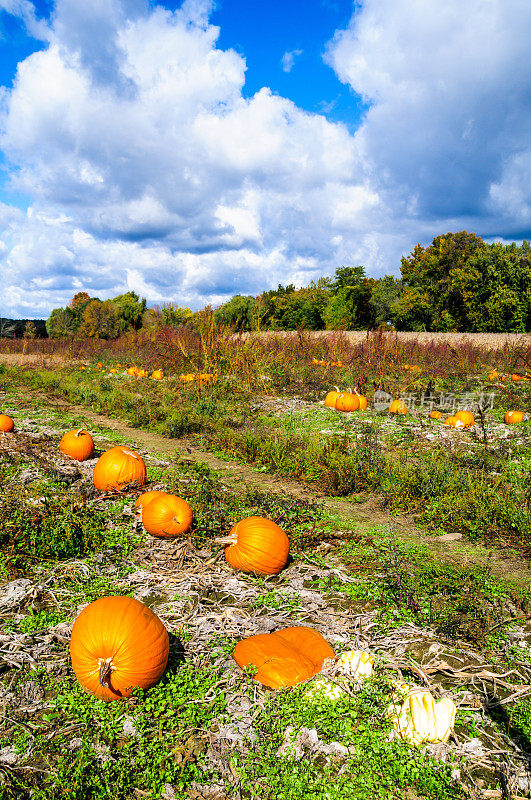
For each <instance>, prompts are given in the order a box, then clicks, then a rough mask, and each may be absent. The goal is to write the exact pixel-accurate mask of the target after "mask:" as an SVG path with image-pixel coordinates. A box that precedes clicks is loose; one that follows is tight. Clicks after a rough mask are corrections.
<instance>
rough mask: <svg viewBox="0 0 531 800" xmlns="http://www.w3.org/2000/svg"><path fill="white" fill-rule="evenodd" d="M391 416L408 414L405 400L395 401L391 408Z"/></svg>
mask: <svg viewBox="0 0 531 800" xmlns="http://www.w3.org/2000/svg"><path fill="white" fill-rule="evenodd" d="M389 414H407V406H406V404H405V403H404V401H403V400H393V402H392V403H391V405H390V406H389Z"/></svg>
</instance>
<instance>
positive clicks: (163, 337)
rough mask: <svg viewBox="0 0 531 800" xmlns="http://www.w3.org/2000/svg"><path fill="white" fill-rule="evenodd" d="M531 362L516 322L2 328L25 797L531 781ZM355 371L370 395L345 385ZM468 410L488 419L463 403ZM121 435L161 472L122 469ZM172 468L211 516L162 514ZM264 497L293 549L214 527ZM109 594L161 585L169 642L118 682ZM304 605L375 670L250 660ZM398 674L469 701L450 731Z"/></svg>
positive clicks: (3, 611) (305, 614) (438, 789)
mask: <svg viewBox="0 0 531 800" xmlns="http://www.w3.org/2000/svg"><path fill="white" fill-rule="evenodd" d="M133 367H136V374H135V370H132V368H133ZM154 370H161V371H162V379H154V378H152V377H151V375H153V372H154ZM140 371H142V372H141V373H140V375H139V374H138V373H139V372H140ZM131 372H133V374H131ZM144 372H145V374H144ZM526 375H530V376H531V337H529V336H518V337H512V336H506V335H501V334H500V335H495V334H490V335H480V336H479V335H478V336H477V337H472V336H467V337H462V336H461V334H444V335H443V334H441V335H433V334H399V335H395V334H370V335H367V334H365V333H363V334H359V335H358V334H355V333H328V334H324V335H323V334H318V333H317V334H308V333H305V332H296V333H293V334H289V335H286V334H285V335H276V334H264V335H253V336H248V337H243V336H236V337H235V336H234V335H232V334H231V333H230V331H226V332H221V333H220V332H219V331H218V330H216V329H215V328H214V326H213V325H212V321H211V319H210V318H209V317H208V315H205V318H204V320H203V324H202V325H201V326H199V328H198V330H197V331H195V332H192V331H190V330H186V329H180V330H176V329H172V328H164V327H159V328H157V329H154V330H141V331H139V332H137V333H131V334H129V335H128V336H126V337H123V338H122V339H119V340H116V341H114V342H103V341H99V340H85V341H80V340H76V339H71V340H45V341H44V340H33V341H28V340H26V341H16V342H6V341H3V340H0V414H1V413H4V414H7V415H9V416H10V417H11V418H12V419H13V420H14V426H15V427H14V431H13V432H9V433H0V523H1V524H0V582H1V589H0V626H1V627H0V706H1V707H0V797H1V798H2V800H3V798H6V800H15V799H16V800H30V798H31V800H44V799H45V798H46V800H56V799H57V800H59V798H67V799H68V800H84V799H85V798H95V800H137V798H165V800H172V799H173V798H178V799H179V800H180V799H181V798H190V799H191V800H200V798H204V799H205V800H224V799H225V798H227V799H229V798H230V800H232V799H233V798H234V799H236V798H258V797H260V798H263V799H264V800H279V799H280V800H282V799H284V798H285V799H286V800H288V798H289V800H299V798H300V799H301V800H302V798H305V800H306V798H308V797H310V798H315V799H316V800H321V798H322V799H323V800H339V798H341V800H345V798H349V799H352V800H387V799H388V798H394V799H396V800H402V799H403V798H408V800H416V799H417V798H418V799H419V800H421V799H426V800H441V799H442V800H451V799H452V800H453V799H455V800H457V798H474V799H475V800H483V798H485V800H486V799H487V798H491V799H494V798H513V799H514V800H517V799H518V798H524V797H531V761H530V759H531V584H530V581H529V579H530V577H531V568H530V559H531V422H529V421H523V422H521V423H518V424H507V423H506V422H505V414H506V412H508V411H520V412H522V413H523V415H526V414H527V415H530V416H531V379H527V378H526ZM334 386H337V387H339V388H340V389H341V390H346V389H347V388H350V389H351V390H352V392H358V393H359V394H360V395H362V396H365V397H366V398H367V401H368V403H367V409H366V410H364V411H359V410H358V411H354V412H351V413H345V412H341V411H337V410H336V409H334V408H330V407H327V406H325V405H324V404H323V400H324V398H325V396H326V394H327V393H328V392H329V391H330V390H332V389H333V388H334ZM397 398H402V399H403V400H404V402H405V403H406V406H407V413H404V414H399V415H391V414H389V412H388V406H389V404H390V401H391V400H392V399H397ZM432 410H440V411H441V412H442V417H441V419H433V418H431V417H430V411H432ZM457 410H470V411H472V412H473V414H474V416H475V420H474V424H473V425H472V426H471V427H461V428H454V427H451V426H449V425H444V424H443V422H444V419H445V418H447V417H449V416H451V415H453V413H454V412H456V411H457ZM524 419H525V417H524ZM81 427H82V428H85V429H87V430H88V431H90V432H91V433H92V436H93V438H94V441H95V445H96V452H95V453H94V456H93V457H92V458H89V459H88V460H86V461H83V462H78V461H75V460H71V459H68V458H67V457H66V456H64V455H63V454H61V453H60V452H59V450H58V443H59V440H60V438H61V436H62V435H63V433H64V432H65V431H66V430H68V429H71V428H81ZM118 444H120V445H126V446H127V447H129V448H133V449H134V450H135V451H136V452H137V453H138V454H139V455H140V456H141V457H142V458H143V459H144V461H145V463H146V466H147V482H146V484H145V485H144V486H142V487H140V486H138V485H132V486H129V487H127V488H125V489H123V490H122V491H105V492H104V491H100V490H98V489H96V487H95V486H94V483H93V480H92V476H93V470H94V466H95V464H96V463H97V459H98V457H99V456H100V455H101V454H102V453H103V452H105V451H106V450H108V449H109V448H111V447H113V446H116V445H118ZM150 490H161V491H164V492H170V493H172V494H176V495H178V496H179V497H181V498H183V499H185V500H186V501H187V502H188V503H189V504H190V506H191V508H192V511H193V522H192V527H191V529H190V530H189V531H188V532H187V533H185V534H183V535H179V536H176V537H174V538H154V537H153V536H150V535H149V534H148V533H147V532H146V531H145V530H144V529H143V527H142V524H141V522H140V521H139V518H138V515H137V514H135V512H134V503H135V501H136V499H137V498H138V496H139V495H140V494H141V493H142V492H145V491H150ZM255 515H258V516H263V517H266V518H268V519H271V520H274V521H275V522H276V523H277V524H278V525H279V526H280V527H281V528H282V529H283V530H284V531H285V533H286V534H287V535H288V538H289V541H290V558H289V560H288V562H287V564H286V566H285V568H284V569H282V570H281V571H280V572H279V573H278V574H276V575H271V576H266V577H264V576H260V575H257V574H254V573H253V572H243V571H240V570H236V569H233V568H232V567H230V566H229V564H228V563H227V562H226V560H225V558H224V550H223V547H222V546H220V545H219V544H217V543H216V539H218V538H219V537H223V536H226V535H227V534H228V532H229V531H230V530H231V528H232V526H233V525H234V524H235V523H236V522H238V521H239V520H241V519H244V518H247V517H249V516H255ZM107 596H125V597H134V598H136V599H137V600H140V601H141V602H143V603H144V604H145V605H147V606H148V607H149V608H150V609H152V611H154V612H155V613H156V614H157V616H158V617H159V618H160V620H162V622H163V624H164V626H165V628H166V630H167V631H168V634H169V647H170V649H169V660H168V665H167V668H166V670H165V672H164V674H163V676H162V677H161V679H160V680H159V681H158V682H157V683H156V684H155V685H154V686H152V687H151V688H148V689H140V688H138V689H136V690H135V691H134V692H133V693H132V695H131V696H130V697H129V698H127V699H125V698H124V699H119V700H115V701H113V702H109V703H106V702H104V701H103V700H100V699H97V698H96V697H94V696H92V695H91V694H89V693H87V692H86V691H84V689H83V688H82V687H81V686H80V684H79V682H78V681H77V680H76V676H75V674H74V672H73V670H72V665H71V662H70V656H69V642H70V636H71V632H72V626H73V623H74V620H75V619H76V617H77V616H78V614H79V613H80V612H81V611H82V609H83V608H84V607H85V606H86V605H87V604H89V603H91V602H93V601H95V600H97V599H98V598H101V597H107ZM291 626H309V627H311V628H313V629H314V630H316V631H318V632H319V633H320V634H321V635H322V636H323V637H324V638H325V639H326V640H327V642H328V643H329V644H330V645H331V646H332V648H333V649H334V651H335V653H336V654H341V653H344V652H348V651H351V650H363V651H365V652H368V653H370V654H371V655H372V656H374V669H373V674H372V676H371V677H368V678H366V679H362V678H361V677H360V676H359V675H356V674H354V675H352V674H351V675H348V674H347V675H345V674H343V675H342V674H340V673H338V671H337V668H335V667H329V669H328V672H326V668H325V677H327V678H328V679H329V680H330V681H331V682H332V685H333V686H334V687H335V688H336V691H335V692H331V693H329V694H327V693H326V692H325V691H323V688H322V677H317V678H312V679H310V680H308V681H306V682H302V683H300V684H298V685H295V686H293V687H289V688H283V689H271V688H267V687H266V686H264V685H262V684H261V683H259V682H258V681H257V680H255V679H254V678H253V674H254V673H253V669H244V670H242V669H241V668H240V667H239V666H238V665H237V663H236V662H235V660H234V659H233V657H232V653H233V651H234V648H235V646H236V644H237V643H238V642H239V641H240V640H242V639H244V638H246V637H249V636H252V635H255V634H260V633H271V632H274V631H277V630H280V629H283V628H286V627H291ZM330 670H332V671H330ZM334 670H335V671H334ZM319 681H321V683H319ZM397 683H401V684H407V685H408V687H410V689H411V688H412V687H417V688H414V690H413V696H418V694H419V691H420V690H421V689H422V690H425V691H429V692H430V693H431V695H432V696H433V698H434V699H435V701H436V702H439V701H441V700H442V699H445V702H446V701H448V700H451V701H452V702H453V703H455V706H456V709H457V713H456V718H455V725H454V726H453V727H452V732H451V735H450V737H449V738H448V739H447V740H446V741H442V742H440V741H429V738H430V736H428V734H426V733H424V734H419V736H418V737H417V740H416V741H415V742H414V743H413V742H412V741H411V738H410V739H408V738H407V737H406V738H404V737H401V736H400V735H398V734H397V731H396V730H395V728H394V727H393V719H392V717H390V715H389V707H390V705H391V704H392V703H395V704H396V703H397V691H398V693H399V694H398V699H399V700H400V702H402V701H404V702H405V698H406V695H405V693H404V692H402V694H400V691H399V690H398V689H397ZM338 684H339V686H338ZM406 699H407V698H406ZM412 719H413V722H415V718H412ZM417 722H418V720H417ZM431 738H432V739H433V738H434V737H431ZM443 738H444V737H443Z"/></svg>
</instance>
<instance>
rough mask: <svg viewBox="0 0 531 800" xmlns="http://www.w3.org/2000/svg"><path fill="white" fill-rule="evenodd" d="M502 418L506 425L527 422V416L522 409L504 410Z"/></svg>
mask: <svg viewBox="0 0 531 800" xmlns="http://www.w3.org/2000/svg"><path fill="white" fill-rule="evenodd" d="M503 419H504V422H505V424H506V425H517V424H519V423H520V422H527V420H528V419H529V417H528V415H527V414H525V413H524V412H523V411H506V412H505V416H504V418H503Z"/></svg>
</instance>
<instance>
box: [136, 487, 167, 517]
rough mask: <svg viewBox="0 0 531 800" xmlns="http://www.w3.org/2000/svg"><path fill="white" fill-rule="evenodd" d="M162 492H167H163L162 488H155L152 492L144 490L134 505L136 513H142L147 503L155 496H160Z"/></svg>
mask: <svg viewBox="0 0 531 800" xmlns="http://www.w3.org/2000/svg"><path fill="white" fill-rule="evenodd" d="M162 494H166V492H162V491H161V490H155V491H151V492H144V494H141V495H140V497H137V499H136V501H135V504H134V506H133V511H134V513H135V514H140V513H141V512H142V510H143V508H144V506H145V505H147V504H148V503H149V502H151V500H153V499H154V498H155V497H160V495H162ZM135 509H136V510H135Z"/></svg>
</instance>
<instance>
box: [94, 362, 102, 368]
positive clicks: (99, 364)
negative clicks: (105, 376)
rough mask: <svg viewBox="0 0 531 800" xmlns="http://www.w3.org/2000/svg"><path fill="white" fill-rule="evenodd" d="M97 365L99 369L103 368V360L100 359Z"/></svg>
mask: <svg viewBox="0 0 531 800" xmlns="http://www.w3.org/2000/svg"><path fill="white" fill-rule="evenodd" d="M96 366H97V368H98V369H101V368H102V367H103V364H102V363H101V361H98V363H97V364H96Z"/></svg>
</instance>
